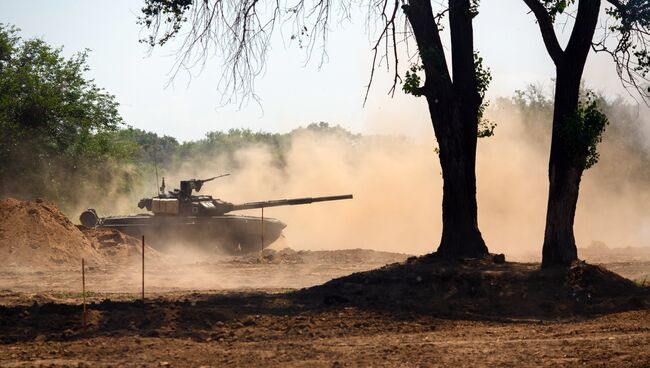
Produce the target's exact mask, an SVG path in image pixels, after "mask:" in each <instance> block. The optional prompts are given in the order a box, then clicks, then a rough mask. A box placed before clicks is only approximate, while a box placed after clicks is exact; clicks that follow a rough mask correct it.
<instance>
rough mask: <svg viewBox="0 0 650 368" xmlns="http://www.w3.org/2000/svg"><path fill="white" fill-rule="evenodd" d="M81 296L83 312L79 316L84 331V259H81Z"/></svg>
mask: <svg viewBox="0 0 650 368" xmlns="http://www.w3.org/2000/svg"><path fill="white" fill-rule="evenodd" d="M81 298H82V300H83V314H82V316H81V325H82V327H83V331H84V332H86V261H85V260H84V259H83V258H82V259H81Z"/></svg>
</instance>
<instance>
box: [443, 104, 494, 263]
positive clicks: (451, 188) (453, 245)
mask: <svg viewBox="0 0 650 368" xmlns="http://www.w3.org/2000/svg"><path fill="white" fill-rule="evenodd" d="M457 111H458V110H457ZM463 115H470V116H463ZM471 115H473V114H453V115H452V116H451V117H450V118H449V119H446V120H445V121H444V123H439V124H434V126H435V127H436V136H437V138H438V144H439V146H440V166H441V168H442V177H443V180H444V184H443V192H442V239H441V241H440V246H439V247H438V253H439V254H440V255H442V256H444V257H449V258H458V257H476V258H480V257H483V256H485V255H486V254H488V249H487V247H486V245H485V242H484V241H483V237H482V236H481V231H480V230H479V228H478V214H477V205H476V133H472V130H471V126H470V124H472V125H474V126H475V125H476V117H475V116H474V117H471ZM463 119H469V120H465V121H463ZM438 121H439V120H438ZM468 126H470V128H469V132H467V130H468V129H466V128H467V127H468Z"/></svg>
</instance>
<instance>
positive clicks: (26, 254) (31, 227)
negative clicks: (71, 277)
mask: <svg viewBox="0 0 650 368" xmlns="http://www.w3.org/2000/svg"><path fill="white" fill-rule="evenodd" d="M0 257H2V259H3V264H5V265H10V266H29V267H33V268H51V267H58V266H72V265H74V266H75V267H77V266H78V265H79V264H80V263H81V258H82V257H83V258H86V259H87V260H88V261H90V262H95V263H101V262H103V261H104V260H103V257H102V255H101V254H100V252H98V251H97V249H95V248H94V247H93V245H92V244H91V242H90V241H89V240H88V239H86V237H85V236H84V234H83V233H82V232H81V231H79V229H77V227H76V226H75V225H74V224H72V222H70V220H68V218H67V217H66V216H65V215H64V214H63V213H62V212H61V211H59V209H58V208H56V206H55V205H54V204H52V203H51V202H48V201H45V200H42V199H36V200H34V201H20V200H16V199H13V198H6V199H0Z"/></svg>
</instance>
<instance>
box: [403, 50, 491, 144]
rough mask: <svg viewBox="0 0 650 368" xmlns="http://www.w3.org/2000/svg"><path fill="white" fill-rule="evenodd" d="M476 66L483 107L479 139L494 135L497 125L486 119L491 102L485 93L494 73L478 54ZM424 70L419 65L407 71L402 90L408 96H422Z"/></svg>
mask: <svg viewBox="0 0 650 368" xmlns="http://www.w3.org/2000/svg"><path fill="white" fill-rule="evenodd" d="M474 65H475V73H476V89H477V92H478V94H479V97H480V99H481V105H480V106H479V109H478V122H477V124H478V132H477V137H478V138H486V137H491V136H493V135H494V129H495V128H496V126H497V124H496V123H494V122H492V121H489V120H487V119H485V117H484V114H485V110H486V109H487V108H488V106H489V105H490V102H489V101H485V93H486V92H487V90H488V87H489V85H490V82H492V73H491V71H490V68H487V67H485V66H484V64H483V58H482V57H481V56H480V55H479V54H478V52H475V53H474ZM422 70H424V66H422V65H418V64H412V65H411V67H410V68H409V70H407V71H406V75H405V77H404V84H403V85H402V90H403V91H404V93H406V94H410V95H413V96H416V97H420V96H422V86H421V83H422V78H421V77H420V75H419V74H418V72H421V71H422Z"/></svg>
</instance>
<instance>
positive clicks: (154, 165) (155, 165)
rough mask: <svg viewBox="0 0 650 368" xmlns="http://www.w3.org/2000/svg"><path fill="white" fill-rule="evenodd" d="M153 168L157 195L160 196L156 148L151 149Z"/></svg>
mask: <svg viewBox="0 0 650 368" xmlns="http://www.w3.org/2000/svg"><path fill="white" fill-rule="evenodd" d="M153 167H154V170H155V171H156V189H158V194H161V193H160V190H161V189H160V187H158V183H159V181H158V160H157V159H156V147H155V146H154V148H153ZM163 185H164V184H163ZM163 194H164V193H163Z"/></svg>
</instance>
